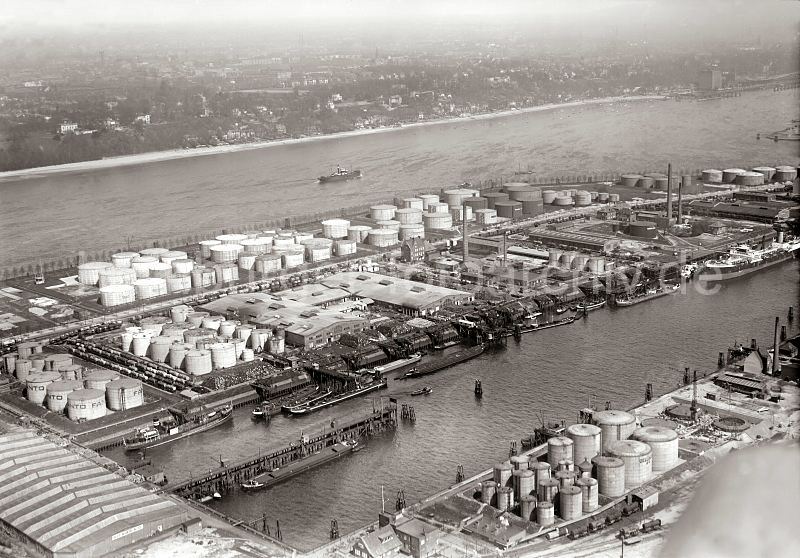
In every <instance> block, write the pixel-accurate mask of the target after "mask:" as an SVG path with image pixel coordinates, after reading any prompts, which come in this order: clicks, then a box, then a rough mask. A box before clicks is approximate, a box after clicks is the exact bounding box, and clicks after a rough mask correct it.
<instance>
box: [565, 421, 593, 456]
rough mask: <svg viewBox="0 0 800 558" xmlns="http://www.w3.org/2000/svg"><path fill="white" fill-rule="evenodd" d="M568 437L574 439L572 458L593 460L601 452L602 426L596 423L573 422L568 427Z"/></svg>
mask: <svg viewBox="0 0 800 558" xmlns="http://www.w3.org/2000/svg"><path fill="white" fill-rule="evenodd" d="M566 434H567V437H568V438H569V439H570V440H572V442H573V444H572V460H573V461H574V462H575V463H581V462H582V461H584V460H587V459H588V460H589V461H591V460H592V459H593V458H594V457H595V456H596V455H599V454H600V435H601V430H600V427H598V426H595V425H594V424H572V425H570V426H568V427H567V431H566Z"/></svg>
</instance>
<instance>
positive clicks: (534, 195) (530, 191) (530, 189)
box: [506, 186, 542, 202]
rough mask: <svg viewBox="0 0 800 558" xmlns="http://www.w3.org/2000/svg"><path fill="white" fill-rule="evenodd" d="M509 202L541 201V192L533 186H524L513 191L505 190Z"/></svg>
mask: <svg viewBox="0 0 800 558" xmlns="http://www.w3.org/2000/svg"><path fill="white" fill-rule="evenodd" d="M506 192H507V193H508V199H509V200H511V201H518V202H526V201H537V200H541V199H542V190H541V188H537V187H535V186H525V187H520V188H516V189H514V190H506Z"/></svg>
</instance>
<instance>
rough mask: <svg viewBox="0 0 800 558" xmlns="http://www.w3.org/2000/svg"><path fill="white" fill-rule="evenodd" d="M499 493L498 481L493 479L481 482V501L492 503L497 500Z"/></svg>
mask: <svg viewBox="0 0 800 558" xmlns="http://www.w3.org/2000/svg"><path fill="white" fill-rule="evenodd" d="M496 494H497V483H496V482H494V481H493V480H488V481H483V482H482V483H481V502H483V503H484V504H487V505H490V506H491V505H492V504H494V502H495V496H496Z"/></svg>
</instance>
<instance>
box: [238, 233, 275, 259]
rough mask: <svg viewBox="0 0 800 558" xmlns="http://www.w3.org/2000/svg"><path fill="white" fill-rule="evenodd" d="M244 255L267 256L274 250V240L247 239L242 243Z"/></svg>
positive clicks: (262, 238)
mask: <svg viewBox="0 0 800 558" xmlns="http://www.w3.org/2000/svg"><path fill="white" fill-rule="evenodd" d="M240 246H241V247H242V253H243V254H253V255H256V256H257V255H259V254H266V253H267V252H269V251H270V249H271V248H272V240H271V239H267V238H264V237H261V238H258V237H256V238H245V239H244V240H242V241H241V242H240Z"/></svg>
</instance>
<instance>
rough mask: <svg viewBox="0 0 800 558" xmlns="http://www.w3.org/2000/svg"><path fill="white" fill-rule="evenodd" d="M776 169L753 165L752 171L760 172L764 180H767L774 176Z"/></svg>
mask: <svg viewBox="0 0 800 558" xmlns="http://www.w3.org/2000/svg"><path fill="white" fill-rule="evenodd" d="M776 170H777V169H775V168H773V167H753V172H757V173H761V175H763V176H764V182H769V181H770V180H772V177H773V176H775V171H776Z"/></svg>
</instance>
